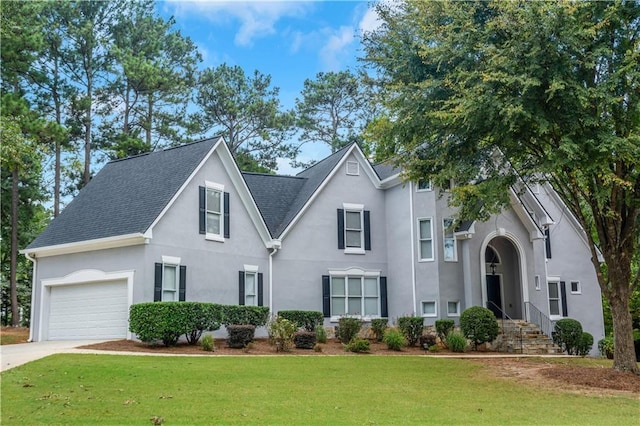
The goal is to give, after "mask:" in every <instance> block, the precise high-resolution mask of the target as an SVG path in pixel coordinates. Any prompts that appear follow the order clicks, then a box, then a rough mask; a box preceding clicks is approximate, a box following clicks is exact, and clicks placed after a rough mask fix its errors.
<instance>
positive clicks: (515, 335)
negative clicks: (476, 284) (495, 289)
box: [487, 300, 524, 353]
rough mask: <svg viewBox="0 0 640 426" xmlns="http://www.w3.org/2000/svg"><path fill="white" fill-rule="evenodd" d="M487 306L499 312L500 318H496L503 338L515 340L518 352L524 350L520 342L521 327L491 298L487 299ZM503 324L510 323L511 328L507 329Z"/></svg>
mask: <svg viewBox="0 0 640 426" xmlns="http://www.w3.org/2000/svg"><path fill="white" fill-rule="evenodd" d="M487 308H488V309H491V310H492V311H496V310H497V311H498V312H500V313H501V315H500V316H501V318H498V319H497V320H498V324H499V325H500V331H501V332H502V336H503V340H504V339H505V338H507V339H509V338H510V339H512V340H515V341H516V342H517V343H518V344H519V345H520V353H522V351H523V350H524V347H523V343H522V327H520V324H518V323H517V322H516V321H515V320H513V319H512V318H511V317H510V316H509V315H507V313H506V312H505V311H503V310H502V308H501V307H500V306H498V305H496V304H495V303H494V302H492V301H491V300H487ZM505 325H511V329H510V330H508V329H507V327H505Z"/></svg>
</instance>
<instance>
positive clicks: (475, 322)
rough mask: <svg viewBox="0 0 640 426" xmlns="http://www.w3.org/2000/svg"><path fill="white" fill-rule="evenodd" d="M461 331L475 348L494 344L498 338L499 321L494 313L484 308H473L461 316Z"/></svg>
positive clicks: (466, 310)
mask: <svg viewBox="0 0 640 426" xmlns="http://www.w3.org/2000/svg"><path fill="white" fill-rule="evenodd" d="M460 329H461V330H462V334H464V336H465V337H466V338H467V339H469V340H471V342H472V343H473V348H474V349H478V345H480V344H482V343H486V342H492V341H493V340H495V338H496V337H498V331H499V328H498V321H496V317H495V315H493V312H491V310H489V309H487V308H483V307H482V306H472V307H470V308H468V309H465V311H464V312H463V313H462V315H460Z"/></svg>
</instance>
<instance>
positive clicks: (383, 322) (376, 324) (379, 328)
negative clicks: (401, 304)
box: [371, 318, 389, 342]
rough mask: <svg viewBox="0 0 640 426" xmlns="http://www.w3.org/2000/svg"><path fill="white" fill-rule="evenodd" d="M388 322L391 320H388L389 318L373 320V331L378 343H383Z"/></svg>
mask: <svg viewBox="0 0 640 426" xmlns="http://www.w3.org/2000/svg"><path fill="white" fill-rule="evenodd" d="M388 322H389V320H387V318H375V319H372V320H371V331H373V335H374V336H375V337H376V340H377V341H378V342H382V338H383V337H384V332H385V330H386V329H387V323H388Z"/></svg>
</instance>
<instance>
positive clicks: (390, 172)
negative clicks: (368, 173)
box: [373, 164, 401, 180]
mask: <svg viewBox="0 0 640 426" xmlns="http://www.w3.org/2000/svg"><path fill="white" fill-rule="evenodd" d="M373 170H375V171H376V173H377V174H378V177H379V178H380V180H385V179H387V178H389V177H391V176H394V175H397V174H398V173H400V171H401V169H399V168H397V167H394V166H392V165H391V164H376V165H375V166H373Z"/></svg>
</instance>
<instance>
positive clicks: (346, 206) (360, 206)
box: [342, 203, 364, 211]
mask: <svg viewBox="0 0 640 426" xmlns="http://www.w3.org/2000/svg"><path fill="white" fill-rule="evenodd" d="M342 208H343V209H344V210H345V211H346V210H351V211H356V210H358V211H364V204H353V203H342Z"/></svg>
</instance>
